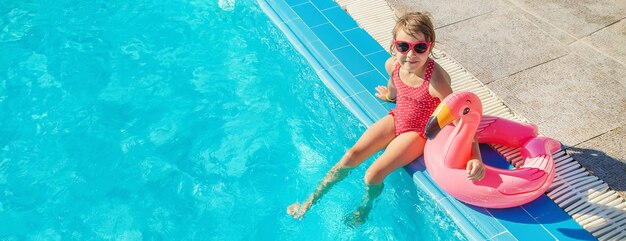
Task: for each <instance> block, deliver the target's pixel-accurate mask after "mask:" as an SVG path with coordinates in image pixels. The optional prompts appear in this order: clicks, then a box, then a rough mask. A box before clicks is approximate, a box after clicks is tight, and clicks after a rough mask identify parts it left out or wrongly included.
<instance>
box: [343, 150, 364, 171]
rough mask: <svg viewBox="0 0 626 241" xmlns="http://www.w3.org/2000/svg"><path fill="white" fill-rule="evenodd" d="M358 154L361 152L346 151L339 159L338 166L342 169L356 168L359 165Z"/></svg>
mask: <svg viewBox="0 0 626 241" xmlns="http://www.w3.org/2000/svg"><path fill="white" fill-rule="evenodd" d="M360 154H361V151H359V150H357V149H355V148H350V149H348V150H347V151H346V153H345V154H344V155H343V158H341V161H339V165H341V166H342V167H356V166H358V165H359V164H360V163H361V160H360V158H361V157H360Z"/></svg>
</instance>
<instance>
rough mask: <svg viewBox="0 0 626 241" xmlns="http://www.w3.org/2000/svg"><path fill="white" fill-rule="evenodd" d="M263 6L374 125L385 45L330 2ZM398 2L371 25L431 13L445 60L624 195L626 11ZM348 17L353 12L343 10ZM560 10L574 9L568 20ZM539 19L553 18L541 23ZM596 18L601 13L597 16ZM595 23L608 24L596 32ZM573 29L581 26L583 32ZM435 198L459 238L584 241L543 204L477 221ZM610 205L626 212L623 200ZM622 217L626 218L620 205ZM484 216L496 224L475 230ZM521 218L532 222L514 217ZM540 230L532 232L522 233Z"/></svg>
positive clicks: (270, 1) (468, 211)
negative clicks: (406, 12)
mask: <svg viewBox="0 0 626 241" xmlns="http://www.w3.org/2000/svg"><path fill="white" fill-rule="evenodd" d="M259 2H260V3H261V6H262V7H263V8H264V10H266V12H273V13H272V14H273V15H274V16H273V17H272V16H270V17H272V19H273V21H274V22H275V23H276V24H277V26H278V27H279V28H280V29H281V30H283V32H285V33H286V34H287V35H288V37H289V38H290V40H291V41H292V43H294V46H295V47H296V48H297V49H298V50H299V51H300V52H301V53H302V54H303V55H305V57H306V58H307V60H309V62H310V63H311V65H312V66H313V68H314V69H315V71H316V72H317V73H318V75H319V76H320V78H321V79H322V80H329V79H331V80H332V81H325V84H327V86H328V87H329V88H330V89H331V90H332V91H333V92H334V93H335V95H336V96H337V97H338V98H339V100H340V101H341V102H342V103H343V104H344V105H346V106H347V107H348V109H350V110H351V111H352V112H353V113H354V114H355V115H356V116H357V117H358V118H359V119H360V120H361V121H362V122H363V123H364V124H366V125H368V126H369V125H371V124H372V122H373V121H374V120H377V119H378V118H380V116H383V115H385V114H386V111H387V110H388V109H389V108H391V107H392V106H391V105H389V103H384V102H381V101H379V100H377V99H376V98H374V97H373V96H372V94H373V91H374V88H373V87H374V86H376V85H379V84H381V83H382V84H384V83H385V82H386V78H387V76H386V73H385V71H384V67H383V66H382V63H384V60H385V59H386V58H388V56H389V54H388V53H387V52H386V51H385V50H384V49H383V48H382V47H381V45H382V46H387V45H386V43H385V40H380V39H372V37H371V36H370V35H372V36H374V37H376V36H375V34H371V33H368V32H366V31H364V28H365V29H366V28H367V26H361V23H360V22H359V20H358V18H357V17H355V16H354V15H353V17H354V18H355V19H357V21H356V22H355V21H354V20H353V19H352V18H351V17H350V16H349V15H347V14H346V12H345V11H344V10H345V9H342V8H341V7H338V5H337V4H336V3H334V2H332V1H330V0H318V1H315V0H313V1H306V0H260V1H259ZM406 2H410V3H404V1H391V0H389V1H388V2H386V3H387V7H389V8H390V9H392V10H393V11H392V12H391V13H392V14H388V15H389V16H386V15H385V16H378V15H377V16H376V17H378V18H387V19H393V18H394V14H396V13H397V12H396V11H398V10H399V9H412V10H416V9H423V10H427V11H430V12H431V13H433V15H434V17H433V19H434V21H435V25H436V26H440V27H438V28H437V33H438V42H437V48H439V49H440V50H441V51H439V53H440V54H441V55H448V56H449V57H454V60H456V61H457V62H458V63H459V64H461V65H462V66H464V67H465V68H466V69H467V70H468V71H469V72H471V73H472V74H474V76H476V78H477V79H478V80H480V81H481V82H482V83H483V84H484V85H486V86H487V87H488V88H489V89H491V90H492V91H493V92H494V93H495V94H496V95H497V96H498V97H500V98H501V99H503V100H504V102H505V104H506V106H507V107H508V108H510V109H512V111H514V112H515V113H516V114H517V115H519V116H523V117H525V119H526V120H529V121H530V122H533V123H536V124H538V125H539V129H540V131H541V132H542V134H544V135H546V136H550V137H555V138H556V139H558V140H560V141H561V142H562V143H563V145H564V149H565V150H566V152H567V154H569V155H571V156H572V157H574V158H575V159H576V160H577V161H578V162H580V163H582V164H583V165H584V166H585V167H586V168H587V169H589V170H590V171H591V172H592V173H594V174H596V175H597V176H599V177H600V178H602V179H603V180H605V181H606V182H607V183H608V184H609V186H610V187H611V188H612V189H613V190H615V191H617V192H618V193H620V194H621V195H624V193H626V192H625V190H626V188H624V184H625V183H626V181H625V180H624V179H623V178H621V176H622V175H623V173H625V172H624V170H626V168H625V167H626V164H625V162H624V159H625V158H626V157H625V155H626V154H624V150H625V149H626V147H625V145H624V142H625V141H626V140H624V139H625V138H624V136H626V135H625V132H626V130H625V128H624V124H625V123H626V94H624V93H626V90H625V89H626V88H625V87H624V86H625V84H626V81H625V80H624V77H623V74H624V73H626V70H625V68H624V64H623V63H624V62H625V61H624V59H625V56H626V53H625V51H624V47H623V43H624V42H626V41H625V38H624V28H625V27H626V24H625V20H624V11H623V10H624V8H623V7H621V6H613V7H610V8H606V6H605V5H609V6H611V4H610V3H604V4H605V5H602V4H600V7H598V6H592V7H589V6H571V5H568V6H567V9H566V8H565V7H561V8H559V7H558V6H559V4H558V3H554V4H549V5H546V6H547V7H544V8H541V9H539V8H537V9H535V8H533V4H532V3H533V1H529V2H530V3H528V2H526V3H523V4H522V3H517V2H511V1H504V2H497V4H494V3H493V2H486V1H476V2H474V1H463V2H461V1H454V2H452V3H449V2H446V3H445V4H444V3H429V4H431V5H430V6H428V7H429V8H427V7H424V8H421V7H420V4H421V3H422V1H406ZM600 2H602V1H600ZM544 3H545V2H541V4H544ZM433 4H434V5H433ZM535 5H539V3H538V2H537V3H536V4H535ZM577 7H579V8H581V9H576V8H577ZM587 7H588V8H587ZM620 7H621V8H620ZM268 9H269V10H270V11H268ZM572 9H574V10H572ZM598 9H599V10H598ZM616 9H617V10H616ZM620 9H621V10H620ZM347 10H348V11H347V12H348V13H350V9H347ZM566 10H572V11H571V13H572V14H570V15H573V17H572V16H570V15H568V13H569V12H568V11H566ZM546 11H548V12H549V13H551V14H550V16H552V18H550V17H545V16H547V15H548V14H547V13H546ZM596 11H597V12H596ZM372 12H373V11H372ZM600 14H604V15H602V16H598V15H600ZM268 15H270V14H268ZM587 15H590V16H587ZM605 15H607V16H605ZM539 16H542V17H539ZM544 17H545V18H544ZM561 18H563V19H566V20H567V21H570V22H571V21H574V20H578V21H574V23H572V25H573V26H572V27H568V26H567V24H565V23H560V22H557V23H555V22H551V21H557V20H559V19H561ZM576 18H582V21H580V20H581V19H576ZM596 18H598V19H596ZM551 19H554V20H551ZM357 22H359V23H358V24H357ZM570 22H567V23H570ZM585 22H590V23H588V24H587V25H591V27H590V26H587V25H585V24H584V23H585ZM602 22H605V23H604V25H603V24H600V23H602ZM581 24H582V26H583V27H579V26H581ZM389 29H390V28H389ZM570 29H572V30H570ZM568 31H571V32H568ZM620 31H621V32H620ZM485 33H490V34H485ZM387 34H388V33H387ZM320 56H322V57H320ZM355 83H356V84H355ZM605 85H606V86H610V87H604V86H605ZM602 97H604V98H602ZM590 163H591V164H590ZM557 168H558V165H557ZM594 168H596V169H594ZM620 168H621V169H620ZM414 169H415V170H417V171H418V172H417V175H414V179H415V180H416V184H418V185H430V184H428V182H429V180H428V179H429V177H428V176H427V174H426V175H422V174H421V173H425V172H424V170H420V167H419V163H418V162H416V163H415V164H414ZM599 173H600V174H599ZM603 175H604V176H603ZM620 185H621V186H620ZM427 188H436V187H427ZM431 194H433V195H435V193H431ZM437 195H445V194H436V195H435V196H437ZM551 197H552V196H551ZM441 199H442V200H443V199H445V200H444V201H445V202H448V203H449V205H452V206H450V207H446V210H447V211H448V212H449V213H451V214H452V216H457V218H456V219H455V221H459V220H460V222H461V223H463V222H470V225H469V226H472V225H474V227H473V228H467V227H465V230H464V233H465V234H466V235H467V236H468V237H469V238H470V239H476V240H479V239H490V240H509V239H510V238H513V237H514V238H516V239H524V237H527V238H528V237H530V236H527V235H533V237H535V238H537V237H542V236H541V235H539V234H538V232H545V233H547V234H545V237H546V238H545V240H551V239H589V238H590V236H588V235H585V234H584V233H580V232H579V231H577V230H579V229H580V227H579V226H577V225H576V223H574V224H572V222H569V221H567V220H571V219H566V218H562V216H558V215H557V216H558V217H557V218H554V216H551V217H550V218H548V216H547V215H545V212H550V213H553V212H554V213H555V214H556V213H558V210H559V207H558V206H556V205H555V204H554V202H552V201H551V200H550V199H549V198H548V197H546V196H545V195H544V196H543V197H542V198H540V199H541V200H539V201H538V202H541V203H543V202H545V204H541V205H536V204H537V202H534V203H531V204H529V205H528V207H527V208H521V209H520V210H517V211H515V210H513V211H511V210H509V211H505V212H508V214H505V215H502V214H498V213H499V211H498V210H494V211H489V210H487V211H482V210H480V209H473V208H471V207H470V208H468V207H467V206H465V207H463V204H460V203H454V201H455V200H453V199H449V198H441ZM613 202H614V201H613ZM617 202H618V204H619V202H621V203H622V204H623V202H624V201H623V199H622V200H617ZM550 203H552V204H550ZM613 205H615V203H613ZM444 206H445V205H444ZM622 206H623V205H622ZM456 207H461V208H456ZM548 207H549V208H548ZM555 207H556V209H557V211H554V209H555ZM453 209H454V210H453ZM464 209H465V210H464ZM548 209H550V210H551V211H547V210H548ZM574 209H576V208H574ZM570 211H571V210H570ZM618 212H625V213H626V211H624V208H623V207H622V208H619V209H618ZM562 213H564V212H562V211H561V214H562ZM561 214H559V215H561ZM481 215H482V216H481ZM498 215H500V216H498ZM566 215H567V214H566ZM483 216H484V217H489V216H492V217H495V218H496V219H495V221H494V220H473V218H474V217H479V218H481V219H482V218H484V217H483ZM521 216H528V217H529V218H512V217H521ZM507 217H508V218H507ZM620 217H621V216H620ZM579 219H580V218H579ZM583 219H584V218H583ZM537 223H539V224H540V225H538V226H537V225H529V224H537ZM619 223H620V224H619V225H618V226H617V227H618V228H617V230H611V231H610V232H611V233H613V234H611V235H610V236H607V235H608V234H607V233H606V232H603V233H602V235H604V236H601V237H617V238H619V237H622V238H623V237H624V236H620V235H622V234H623V233H624V232H623V230H624V229H626V228H624V227H625V226H626V223H624V222H622V221H619ZM476 224H478V226H477V225H476ZM460 225H463V224H460ZM481 225H495V226H489V227H481ZM496 226H497V227H496ZM516 226H517V228H511V227H516ZM535 227H540V228H539V229H538V230H536V231H537V232H520V230H526V229H528V228H530V229H531V230H532V229H536V228H535ZM462 228H463V227H462ZM518 228H520V229H518ZM620 228H621V229H622V230H619V229H620ZM614 231H617V232H614ZM615 233H617V235H615ZM540 239H541V240H543V239H542V238H540ZM600 239H602V238H600Z"/></svg>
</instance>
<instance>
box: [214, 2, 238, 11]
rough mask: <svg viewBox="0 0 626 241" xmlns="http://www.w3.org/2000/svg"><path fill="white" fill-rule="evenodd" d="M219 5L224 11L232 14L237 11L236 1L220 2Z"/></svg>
mask: <svg viewBox="0 0 626 241" xmlns="http://www.w3.org/2000/svg"><path fill="white" fill-rule="evenodd" d="M217 4H218V5H219V6H220V8H221V9H222V10H224V11H229V12H230V11H233V10H235V0H220V1H219V2H218V3H217Z"/></svg>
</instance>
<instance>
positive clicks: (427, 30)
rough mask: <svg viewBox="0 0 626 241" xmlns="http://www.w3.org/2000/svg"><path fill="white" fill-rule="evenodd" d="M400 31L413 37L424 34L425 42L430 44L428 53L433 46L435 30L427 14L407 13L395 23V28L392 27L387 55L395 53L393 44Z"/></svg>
mask: <svg viewBox="0 0 626 241" xmlns="http://www.w3.org/2000/svg"><path fill="white" fill-rule="evenodd" d="M400 30H404V31H405V32H406V33H408V34H409V35H411V36H414V37H415V36H416V35H417V34H419V33H422V34H424V37H425V38H426V41H428V42H431V45H430V46H431V48H430V50H429V51H432V49H433V47H434V46H435V28H434V27H433V22H432V21H431V20H430V17H429V14H428V13H422V12H408V13H405V14H403V15H402V17H400V18H399V19H398V21H396V26H395V27H393V30H392V31H391V34H392V36H393V39H392V40H391V46H389V53H392V54H393V53H394V52H395V48H394V46H393V42H394V41H396V36H397V35H398V31H400Z"/></svg>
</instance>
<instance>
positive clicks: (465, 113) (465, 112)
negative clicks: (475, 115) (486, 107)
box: [463, 107, 470, 115]
mask: <svg viewBox="0 0 626 241" xmlns="http://www.w3.org/2000/svg"><path fill="white" fill-rule="evenodd" d="M469 111H470V109H469V107H465V109H463V115H467V113H469Z"/></svg>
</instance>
